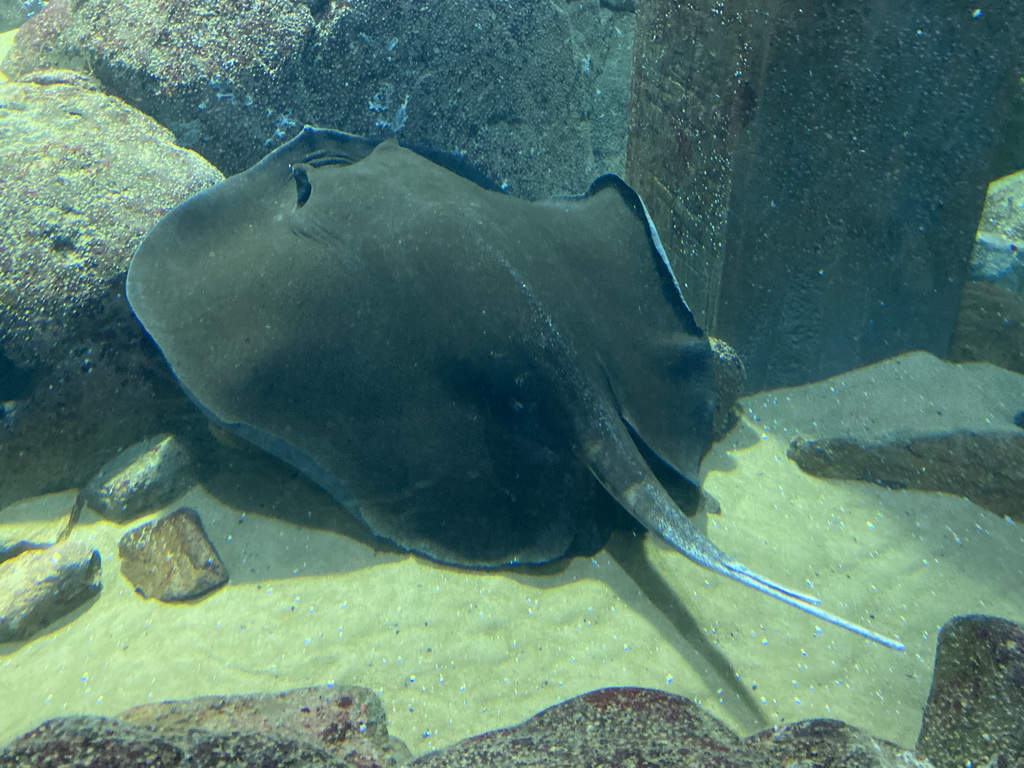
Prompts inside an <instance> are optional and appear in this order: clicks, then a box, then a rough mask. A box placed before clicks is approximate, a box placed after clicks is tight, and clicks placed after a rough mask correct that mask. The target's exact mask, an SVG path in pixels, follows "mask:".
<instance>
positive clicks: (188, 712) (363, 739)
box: [118, 686, 409, 766]
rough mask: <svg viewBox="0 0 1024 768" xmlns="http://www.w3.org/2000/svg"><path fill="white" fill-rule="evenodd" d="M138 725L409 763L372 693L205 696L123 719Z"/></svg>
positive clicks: (325, 690) (371, 761) (352, 758)
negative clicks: (244, 736) (260, 737)
mask: <svg viewBox="0 0 1024 768" xmlns="http://www.w3.org/2000/svg"><path fill="white" fill-rule="evenodd" d="M118 719H119V720H121V721H122V722H125V723H130V724H132V725H143V726H148V727H151V728H154V729H157V730H159V731H160V732H162V733H165V734H169V733H179V734H187V733H188V732H189V731H191V730H193V729H201V730H203V731H209V732H214V733H232V732H235V731H242V732H259V733H262V734H264V735H267V736H273V737H275V738H279V739H282V740H287V739H295V740H300V741H308V742H311V743H312V744H314V745H315V746H317V747H319V748H321V749H324V750H326V751H327V752H329V753H330V754H331V755H332V756H333V757H334V758H336V759H338V760H347V761H349V762H355V763H358V764H359V765H381V766H384V765H395V764H398V763H403V762H405V761H406V760H407V759H408V758H409V753H408V750H407V749H406V747H405V745H404V744H402V742H401V741H398V740H397V739H395V740H393V741H392V740H391V739H390V737H389V736H388V729H387V715H385V713H384V707H383V706H382V705H381V702H380V699H379V698H378V697H377V695H376V694H375V693H373V691H371V690H370V689H368V688H357V687H347V688H335V687H333V686H321V687H317V688H299V689H296V690H291V691H285V692H283V693H266V694H251V695H246V696H223V697H222V696H203V697H200V698H196V699H189V700H187V701H167V702H162V703H158V704H144V705H143V706H141V707H135V708H134V709H129V710H128V711H127V712H122V713H121V714H120V715H118Z"/></svg>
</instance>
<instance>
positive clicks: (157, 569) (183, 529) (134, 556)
mask: <svg viewBox="0 0 1024 768" xmlns="http://www.w3.org/2000/svg"><path fill="white" fill-rule="evenodd" d="M118 552H119V554H120V555H121V573H122V574H123V575H124V577H125V578H126V579H128V581H129V582H131V584H132V586H133V587H135V589H136V591H138V592H140V593H141V594H142V595H143V596H144V597H149V598H152V599H154V600H160V601H162V602H165V603H166V602H176V601H180V600H191V599H193V598H196V597H200V596H201V595H205V594H206V593H207V592H210V591H212V590H214V589H217V588H219V587H222V586H224V585H225V584H227V583H228V572H227V569H226V568H225V567H224V563H222V562H221V559H220V556H219V555H218V554H217V550H216V549H214V547H213V544H211V543H210V540H209V539H208V538H207V537H206V531H205V530H203V523H202V521H201V520H200V519H199V515H198V514H196V512H195V510H193V509H189V508H188V507H182V508H181V509H179V510H177V511H176V512H172V513H171V514H169V515H166V516H164V517H162V518H161V519H159V520H157V521H155V522H151V523H146V524H145V525H140V526H139V527H138V528H134V529H132V530H131V531H129V532H128V533H126V534H125V535H124V536H122V537H121V541H120V543H119V544H118Z"/></svg>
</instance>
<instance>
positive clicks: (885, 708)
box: [0, 390, 1024, 754]
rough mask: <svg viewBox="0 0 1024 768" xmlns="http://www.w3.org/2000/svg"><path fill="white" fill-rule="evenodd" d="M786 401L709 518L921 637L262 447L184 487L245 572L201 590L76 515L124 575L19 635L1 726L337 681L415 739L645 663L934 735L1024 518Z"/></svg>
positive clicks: (232, 566) (803, 708) (1020, 606)
mask: <svg viewBox="0 0 1024 768" xmlns="http://www.w3.org/2000/svg"><path fill="white" fill-rule="evenodd" d="M801 391H802V390H792V391H791V392H794V393H798V392H801ZM793 396H794V397H796V396H797V395H793ZM787 400H789V401H790V402H789V405H790V406H791V405H792V402H791V398H789V397H788V396H787ZM771 402H772V401H771V399H765V398H764V397H763V396H762V397H760V398H758V399H756V401H754V400H752V401H749V402H748V409H747V418H746V419H745V420H744V422H743V423H741V425H740V426H739V427H738V428H737V429H736V430H734V431H733V432H732V433H731V434H730V435H729V437H727V438H726V440H725V441H724V442H723V443H722V444H719V445H717V446H716V447H715V448H714V449H713V451H712V452H711V453H710V454H709V455H708V457H707V459H706V460H705V472H706V479H705V487H706V488H707V489H708V490H709V491H710V492H711V493H712V494H714V495H715V496H716V497H717V498H718V499H719V501H720V502H721V504H722V509H723V514H722V515H720V516H714V517H710V518H708V519H707V521H706V522H707V529H708V534H709V535H710V537H711V538H712V539H713V540H714V541H715V542H716V543H717V544H718V545H719V546H721V547H722V548H723V549H724V550H725V551H726V552H728V553H729V554H730V555H732V556H734V557H736V558H738V559H740V560H741V561H743V562H744V563H745V564H746V565H747V566H749V567H750V568H752V569H754V570H756V571H759V572H761V573H763V574H765V575H766V576H769V577H771V578H773V579H777V580H778V581H780V582H782V583H784V584H786V585H788V586H792V587H795V588H797V589H804V590H805V591H810V592H812V593H814V594H816V595H818V596H819V597H821V598H822V600H823V607H825V608H826V609H827V610H830V611H832V612H835V613H839V614H840V615H843V616H845V617H847V618H849V619H852V620H854V621H857V622H859V623H862V624H865V625H866V626H869V627H871V628H872V629H874V630H876V631H878V632H881V633H883V634H887V635H890V636H897V637H899V638H900V639H901V640H902V641H903V642H905V643H906V645H907V650H906V651H905V652H902V653H900V652H894V651H891V650H888V649H886V648H883V647H880V646H877V645H874V644H872V643H870V642H868V641H866V640H863V639H861V638H859V637H857V636H854V635H852V634H850V633H847V632H844V631H842V630H840V629H838V628H836V627H833V626H831V625H828V624H823V623H822V622H820V621H817V620H815V619H814V618H812V617H810V616H806V615H804V614H802V613H800V612H798V611H796V610H794V609H792V608H789V607H787V606H784V605H781V604H778V603H776V602H775V601H773V600H771V599H769V598H767V597H765V596H763V595H760V594H757V593H755V592H753V591H751V590H749V589H746V588H744V587H742V586H740V585H738V584H735V583H733V582H731V581H729V580H727V579H724V578H721V577H718V576H716V575H713V574H709V573H707V572H705V571H703V570H701V569H700V568H698V567H697V566H695V565H692V564H691V563H689V562H688V561H686V560H684V559H683V558H682V557H681V556H680V555H678V554H677V553H675V552H674V551H672V550H670V549H669V548H668V547H666V546H665V545H663V544H662V543H660V542H659V541H655V540H652V539H651V538H650V537H644V538H636V537H631V536H629V535H626V534H619V535H617V536H616V537H615V538H614V539H613V541H612V543H611V544H610V545H609V547H608V548H606V549H605V550H602V551H601V552H600V553H598V555H597V556H595V557H594V558H576V559H573V560H571V561H568V562H565V563H562V564H560V565H559V566H557V567H550V568H546V569H540V570H536V569H535V570H534V571H516V572H512V571H500V572H478V571H477V572H474V571H465V570H459V569H455V568H448V567H444V566H439V565H436V564H433V563H431V562H429V561H426V560H424V559H422V558H419V557H415V556H411V555H398V554H393V553H389V552H386V551H380V550H378V549H375V548H373V547H372V546H369V545H367V544H366V543H363V542H360V541H358V540H356V539H353V538H352V537H350V536H347V535H345V534H344V533H343V532H338V531H336V530H326V529H324V528H323V527H311V526H306V525H297V524H295V523H293V522H288V521H287V520H285V519H282V516H281V515H280V514H279V513H280V512H281V511H282V510H287V513H288V516H289V518H290V519H291V520H295V519H301V518H303V517H304V516H308V517H309V518H310V519H315V520H321V519H324V518H325V517H328V518H329V517H330V516H332V515H338V514H340V513H339V512H336V511H335V510H334V508H333V506H332V503H331V502H330V500H328V499H327V498H326V497H325V496H323V495H322V494H320V493H319V492H318V491H316V490H315V489H313V488H311V487H310V486H309V485H308V484H306V483H305V482H304V481H302V480H301V479H298V478H295V477H294V475H291V474H288V473H285V472H281V473H279V476H274V477H270V478H268V477H267V476H266V475H265V474H261V473H256V472H252V476H249V475H246V474H245V471H241V470H240V471H239V474H238V475H237V476H236V477H235V480H236V482H237V483H238V484H239V486H245V487H248V488H250V490H251V491H252V492H253V494H254V497H255V498H258V499H261V501H260V502H259V503H258V504H253V505H249V506H248V507H247V508H245V509H244V510H243V509H240V508H239V507H238V506H237V505H230V504H227V503H225V502H224V501H222V500H220V499H219V498H218V497H215V496H214V495H212V494H211V493H209V492H208V491H207V490H206V489H205V488H203V487H196V488H195V489H193V490H192V491H190V492H189V493H188V494H186V496H184V497H183V498H182V499H181V500H180V502H179V504H181V505H187V506H191V507H193V508H194V509H196V510H197V511H198V512H199V514H200V516H201V517H202V519H203V521H204V524H205V526H206V529H207V532H208V534H209V536H210V539H211V540H212V541H213V542H214V544H215V546H216V547H217V549H218V551H219V552H220V555H221V557H222V559H223V560H224V562H225V564H226V566H227V568H228V572H229V573H230V575H231V581H230V583H229V585H228V586H227V587H225V588H224V589H222V590H220V591H219V592H217V593H215V594H213V595H211V596H209V597H207V598H206V599H203V600H200V601H197V602H195V603H192V604H187V605H165V604H161V603H158V602H156V601H152V600H146V599H143V598H141V597H140V596H139V595H137V594H135V593H134V591H133V590H132V588H131V586H130V585H129V584H128V582H126V581H125V580H124V578H123V577H122V576H121V574H120V571H119V565H118V558H117V541H118V539H119V538H120V536H121V535H122V534H123V533H124V532H125V531H126V530H128V529H129V528H130V527H132V526H134V525H137V524H138V522H139V521H135V522H133V523H132V526H119V525H115V524H113V523H110V522H106V521H101V520H99V519H98V518H96V517H89V516H88V515H86V517H85V519H84V520H83V524H82V525H81V526H80V527H79V528H78V529H76V531H75V533H74V536H75V538H77V539H78V540H80V541H84V542H88V543H89V544H90V545H92V546H94V547H95V548H96V549H98V550H99V551H100V553H101V554H102V557H103V590H102V592H101V594H100V595H99V596H98V597H97V598H95V599H94V600H92V601H91V602H90V603H89V604H88V605H87V606H85V607H84V608H82V609H80V610H79V611H77V612H76V613H75V614H74V615H73V616H72V617H71V618H70V620H68V621H65V622H62V623H61V624H60V625H59V626H56V627H52V628H50V630H49V631H48V632H47V633H45V634H42V635H40V636H37V637H35V638H34V639H32V640H31V641H29V642H26V643H17V644H14V643H12V644H7V645H0V744H4V743H6V742H8V741H9V740H10V739H12V738H13V737H14V736H16V735H17V734H19V733H21V732H23V731H25V730H27V729H29V728H31V727H33V726H35V725H37V724H38V723H40V722H42V721H44V720H46V719H49V718H52V717H58V716H62V715H72V714H99V715H108V716H109V715H114V714H116V713H118V712H120V711H122V710H124V709H126V708H128V707H132V706H135V705H138V704H143V703H145V702H148V701H161V700H167V699H181V698H189V697H193V696H200V695H210V694H221V695H223V694H234V693H250V692H267V691H281V690H286V689H289V688H296V687H303V686H312V685H324V684H335V685H339V686H340V685H363V686H367V687H369V688H371V689H373V690H375V691H376V692H377V693H378V694H379V695H380V696H381V698H382V700H383V702H384V705H385V709H386V710H387V712H388V716H389V729H390V731H391V733H392V734H393V735H395V736H398V737H399V738H401V739H403V740H404V741H405V742H406V744H408V746H409V747H410V749H412V751H413V753H414V754H420V753H423V752H426V751H429V750H431V749H437V748H439V747H443V746H446V745H448V744H451V743H453V742H455V741H458V740H459V739H462V738H464V737H467V736H470V735H473V734H477V733H480V732H483V731H487V730H492V729H495V728H499V727H504V726H508V725H513V724H515V723H518V722H521V721H523V720H525V719H527V718H528V717H530V716H531V715H533V714H535V713H536V712H538V711H540V710H541V709H544V708H546V707H549V706H551V705H553V704H555V703H557V702H559V701H563V700H565V699H567V698H570V697H572V696H575V695H577V694H580V693H584V692H586V691H590V690H593V689H595V688H601V687H605V686H624V685H628V686H645V687H652V688H659V689H662V690H665V691H668V692H671V693H676V694H680V695H683V696H687V697H690V698H692V699H694V700H696V701H697V702H699V703H700V704H701V705H702V706H703V707H704V708H705V709H707V710H708V711H709V712H711V713H713V714H714V715H716V716H718V717H719V718H721V719H722V720H724V721H725V722H726V723H728V724H729V725H730V726H732V727H733V728H735V729H736V730H738V731H740V732H741V733H749V732H752V731H754V730H758V729H760V728H763V727H768V726H771V725H774V724H779V723H785V722H791V721H795V720H803V719H808V718H814V717H831V718H839V719H841V720H845V721H846V722H848V723H851V724H854V725H857V726H861V727H864V728H867V729H869V730H870V731H872V732H873V733H874V734H876V735H878V736H881V737H883V738H886V739H890V740H892V741H895V742H897V743H899V744H901V745H903V746H907V747H912V746H913V744H914V742H915V741H916V737H917V732H918V729H919V728H920V720H921V712H922V709H923V707H924V704H925V701H926V699H927V696H928V691H929V687H930V683H931V676H932V665H933V661H934V654H935V641H936V637H937V634H938V629H939V627H940V626H941V625H942V624H944V623H945V622H946V621H947V620H948V619H949V618H951V617H952V616H956V615H962V614H969V613H986V614H991V615H998V616H1002V617H1004V618H1008V619H1011V620H1014V621H1018V622H1024V598H1022V597H1021V596H1022V595H1024V573H1022V570H1021V563H1024V527H1022V526H1019V525H1014V524H1012V523H1009V522H1007V521H1004V520H1001V519H999V518H998V517H996V516H994V515H992V514H991V513H989V512H986V511H985V510H982V509H981V508H979V507H977V506H975V505H974V504H972V503H970V502H968V501H966V500H964V499H961V498H958V497H953V496H946V495H942V494H934V493H921V492H914V491H894V490H887V489H883V488H878V487H875V486H871V485H866V484H862V483H856V482H845V481H823V480H819V479H816V478H813V477H810V476H807V475H805V474H803V473H802V472H801V471H800V470H799V469H798V468H797V467H796V465H794V464H793V463H792V462H790V461H789V460H788V459H787V458H786V446H787V445H788V442H789V440H790V439H791V438H792V437H794V436H795V431H794V430H793V429H790V428H788V427H787V426H786V425H785V424H780V423H779V422H778V421H773V420H772V418H771ZM807 407H808V408H812V407H813V396H809V400H808V406H807ZM257 475H258V476H257ZM73 499H74V493H73V492H69V493H66V494H59V495H54V496H47V497H41V498H37V499H30V500H27V501H24V502H20V503H19V504H16V505H13V506H11V507H8V508H6V509H5V510H3V511H0V534H2V533H3V531H4V529H5V528H6V529H8V531H10V530H13V529H14V528H17V527H23V526H25V525H26V524H29V525H31V524H32V522H33V521H46V520H52V519H56V518H58V517H60V516H61V515H64V514H66V513H67V510H68V509H69V507H70V505H71V502H72V501H73Z"/></svg>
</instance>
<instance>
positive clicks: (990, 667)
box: [917, 616, 1024, 768]
mask: <svg viewBox="0 0 1024 768" xmlns="http://www.w3.org/2000/svg"><path fill="white" fill-rule="evenodd" d="M1021 723H1024V627H1021V626H1020V625H1019V624H1014V623H1013V622H1011V621H1007V620H1005V619H999V618H994V617H991V616H958V617H956V618H954V619H952V620H951V621H950V622H949V623H947V624H946V625H945V626H944V627H943V628H942V630H941V631H940V633H939V642H938V650H937V651H936V655H935V673H934V677H933V678H932V690H931V693H930V694H929V696H928V704H927V706H926V707H925V712H924V723H923V726H922V728H921V736H920V738H919V739H918V742H917V752H918V754H920V755H922V756H924V757H927V758H929V759H930V760H931V761H932V762H933V763H934V764H935V766H936V768H963V766H978V767H979V768H981V766H991V768H1010V767H1011V766H1020V765H1024V730H1021Z"/></svg>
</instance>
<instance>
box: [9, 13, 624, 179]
mask: <svg viewBox="0 0 1024 768" xmlns="http://www.w3.org/2000/svg"><path fill="white" fill-rule="evenodd" d="M562 6H564V3H559V2H550V1H541V2H531V3H483V4H470V5H466V4H463V3H431V4H423V3H421V2H419V1H418V0H399V1H397V2H389V3H373V2H365V1H364V0H353V1H352V2H326V0H306V1H305V2H297V1H295V0H264V1H263V2H260V3H250V4H245V5H240V6H232V8H231V11H230V12H225V11H224V10H223V6H221V5H219V4H217V3H213V2H211V0H183V2H182V3H178V4H175V5H174V6H169V5H167V4H166V3H163V2H162V0H81V2H68V0H54V1H53V2H51V3H50V4H49V6H48V7H47V8H46V9H45V10H44V11H43V12H42V13H40V14H39V15H38V16H36V17H34V18H33V19H30V20H29V21H28V22H27V23H26V24H25V26H24V27H22V29H21V31H20V32H19V35H18V39H17V41H16V44H15V49H14V51H12V53H11V55H10V56H9V57H8V58H7V60H6V61H5V62H4V64H3V68H4V70H5V71H8V72H18V73H21V72H25V71H28V70H31V69H37V68H39V67H41V66H55V65H59V66H64V67H68V66H70V67H73V68H83V69H85V68H88V70H89V71H95V72H96V73H97V74H98V76H99V77H100V78H101V80H102V82H103V85H104V87H105V88H107V89H108V90H109V91H110V92H111V93H115V94H117V95H118V96H120V97H121V98H124V99H125V100H126V101H128V102H129V103H131V104H133V105H135V106H136V107H138V108H139V109H141V110H143V111H144V112H146V113H147V114H150V115H152V116H153V117H155V118H156V119H157V120H159V121H160V122H161V123H162V124H163V125H166V126H168V127H169V128H171V129H172V130H173V131H174V133H175V135H176V136H177V138H178V142H179V144H181V145H182V146H186V147H191V148H194V149H196V151H199V152H202V153H203V154H204V155H205V156H206V157H207V158H208V159H209V160H210V161H211V162H213V163H214V164H215V165H217V166H218V167H219V168H221V169H222V170H223V171H224V172H225V173H236V172H238V171H241V170H243V169H244V168H246V167H248V166H249V165H251V164H253V163H254V162H255V161H256V160H258V159H259V158H260V157H262V155H263V154H265V153H266V151H267V150H268V149H271V148H273V147H275V146H277V145H279V144H280V143H281V142H282V141H284V140H285V139H286V138H289V137H290V136H291V135H293V134H294V133H295V132H296V130H297V129H298V128H299V127H301V126H302V125H303V124H304V123H310V124H315V125H322V126H327V127H336V128H341V129H344V130H347V131H351V132H353V133H360V134H364V135H374V136H392V135H399V136H401V137H402V138H403V139H404V140H405V141H407V142H408V143H409V144H410V145H412V146H420V147H427V148H430V149H432V150H436V151H439V152H451V153H453V154H455V155H458V156H464V157H468V158H469V159H470V160H471V161H473V162H474V163H480V164H481V165H482V167H483V168H484V169H485V171H486V174H487V175H488V176H489V177H490V178H491V179H493V180H495V181H496V182H497V183H507V185H508V188H509V189H510V191H512V192H513V193H515V194H517V195H521V196H524V197H530V198H536V197H543V196H547V195H549V194H552V193H564V192H572V193H580V192H582V191H584V190H585V189H586V186H587V184H589V182H590V181H591V176H592V175H593V174H592V172H591V171H592V166H593V155H594V152H593V149H592V146H591V140H590V131H589V125H588V123H587V120H586V117H587V115H588V113H589V105H590V104H591V102H592V101H594V100H595V98H596V96H595V90H596V89H595V88H594V78H595V76H596V72H595V71H594V69H593V68H591V69H589V71H588V66H587V59H588V56H590V54H589V53H588V52H584V51H580V50H579V49H577V47H576V46H575V45H573V44H572V43H571V39H572V32H571V30H570V26H569V22H568V19H567V14H566V12H565V9H564V8H563V7H562ZM591 58H592V57H591ZM619 141H620V142H621V135H620V137H619Z"/></svg>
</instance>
